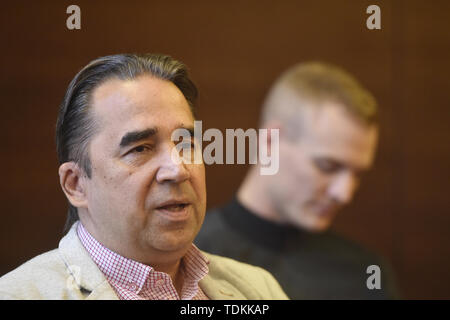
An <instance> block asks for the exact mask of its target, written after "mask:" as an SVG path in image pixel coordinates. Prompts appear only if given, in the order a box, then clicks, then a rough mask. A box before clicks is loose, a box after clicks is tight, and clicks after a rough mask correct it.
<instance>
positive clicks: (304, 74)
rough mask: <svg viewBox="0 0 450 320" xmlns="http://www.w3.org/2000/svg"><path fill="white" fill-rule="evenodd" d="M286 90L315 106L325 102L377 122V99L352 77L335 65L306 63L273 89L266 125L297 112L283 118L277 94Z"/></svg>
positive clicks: (285, 74)
mask: <svg viewBox="0 0 450 320" xmlns="http://www.w3.org/2000/svg"><path fill="white" fill-rule="evenodd" d="M282 88H288V89H290V91H292V92H294V93H295V94H296V96H298V97H299V98H300V99H301V100H305V101H307V102H313V104H314V105H319V104H320V102H324V101H332V102H335V103H338V104H339V105H341V106H343V107H344V108H345V109H346V110H347V111H349V112H350V113H351V114H352V115H354V116H356V118H358V119H360V120H362V121H363V122H364V123H366V124H374V123H376V122H377V114H378V110H377V109H378V106H377V102H376V100H375V97H374V96H373V95H372V94H371V93H370V92H369V91H368V90H367V89H366V88H364V87H363V86H362V85H361V84H360V83H359V81H358V80H356V79H355V78H354V77H353V76H352V75H351V74H349V73H348V72H347V71H345V70H343V69H342V68H339V67H337V66H334V65H331V64H326V63H323V62H306V63H299V64H296V65H294V66H292V67H291V68H289V69H288V70H286V71H285V72H283V73H282V74H281V76H280V77H279V78H278V79H277V80H276V81H275V83H274V84H273V85H272V88H271V89H270V91H269V93H268V95H267V98H266V100H265V102H264V105H263V112H262V118H261V121H262V123H266V122H267V121H269V120H272V119H273V118H280V117H281V118H284V117H286V116H287V117H290V116H291V115H292V114H293V113H294V112H295V111H294V110H289V112H288V114H287V115H283V116H281V113H284V111H283V106H280V105H279V104H277V93H278V92H279V91H280V89H282ZM295 113H296V112H295ZM279 120H282V119H279ZM288 120H289V119H288ZM290 120H292V119H290Z"/></svg>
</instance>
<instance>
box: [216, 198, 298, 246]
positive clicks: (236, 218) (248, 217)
mask: <svg viewBox="0 0 450 320" xmlns="http://www.w3.org/2000/svg"><path fill="white" fill-rule="evenodd" d="M221 212H222V213H223V217H224V220H225V221H226V222H227V223H228V224H229V225H230V226H231V227H232V228H233V230H235V231H237V232H239V233H241V234H242V235H243V236H245V237H246V238H249V239H251V240H252V241H253V242H256V243H258V244H260V245H262V246H265V247H270V248H271V249H274V250H279V249H283V248H286V247H287V246H288V245H289V240H290V239H292V238H293V237H298V236H299V235H300V234H302V232H301V231H299V230H298V229H296V228H294V227H291V226H288V225H282V224H278V223H274V222H271V221H268V220H266V219H263V218H261V217H259V216H258V215H256V214H254V213H253V212H251V211H250V210H248V209H247V208H245V207H244V206H243V205H242V204H241V203H240V202H239V201H238V199H237V198H236V196H234V197H233V200H232V201H231V202H230V203H229V204H228V205H226V206H225V207H224V208H223V209H222V210H221Z"/></svg>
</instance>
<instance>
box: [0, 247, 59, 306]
mask: <svg viewBox="0 0 450 320" xmlns="http://www.w3.org/2000/svg"><path fill="white" fill-rule="evenodd" d="M67 276H68V274H67V273H66V269H65V267H64V262H63V261H62V259H61V258H60V257H59V254H58V250H57V249H54V250H51V251H47V252H45V253H42V254H40V255H38V256H36V257H34V258H32V259H30V260H28V261H27V262H25V263H23V264H22V265H20V266H19V267H17V268H16V269H14V270H12V271H10V272H9V273H7V274H5V275H4V276H2V277H1V278H0V299H14V298H20V299H27V297H30V298H31V297H33V296H35V293H37V292H42V291H45V288H46V287H48V286H49V284H51V283H55V282H56V281H58V280H60V279H63V278H66V277H67Z"/></svg>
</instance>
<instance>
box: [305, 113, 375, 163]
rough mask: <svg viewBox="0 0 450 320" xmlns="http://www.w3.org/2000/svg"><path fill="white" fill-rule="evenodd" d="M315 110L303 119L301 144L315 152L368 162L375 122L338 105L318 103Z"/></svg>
mask: <svg viewBox="0 0 450 320" xmlns="http://www.w3.org/2000/svg"><path fill="white" fill-rule="evenodd" d="M316 110H317V111H316V112H315V113H312V114H311V116H310V117H309V121H306V125H307V128H306V130H304V131H303V134H302V135H303V137H302V138H301V140H302V141H303V143H302V144H303V145H306V146H308V148H309V150H310V151H311V152H313V153H314V154H315V155H318V156H322V157H327V158H330V159H333V160H336V161H340V162H343V163H349V164H354V165H355V166H362V167H365V166H370V165H371V163H372V161H373V157H374V154H375V149H376V145H377V140H378V128H377V126H376V125H367V124H365V123H363V122H360V121H359V120H357V119H355V118H354V117H353V116H352V115H350V114H349V113H348V112H347V111H345V110H344V109H343V108H341V107H338V106H333V105H328V106H321V107H320V108H317V109H316Z"/></svg>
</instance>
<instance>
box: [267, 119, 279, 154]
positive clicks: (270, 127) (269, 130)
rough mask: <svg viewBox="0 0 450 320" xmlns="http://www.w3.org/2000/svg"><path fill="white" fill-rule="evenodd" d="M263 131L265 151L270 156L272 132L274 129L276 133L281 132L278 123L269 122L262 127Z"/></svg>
mask: <svg viewBox="0 0 450 320" xmlns="http://www.w3.org/2000/svg"><path fill="white" fill-rule="evenodd" d="M263 129H266V130H267V141H266V143H267V150H268V152H269V155H270V151H271V150H272V148H271V147H272V130H274V129H276V130H278V132H280V131H281V130H282V126H281V122H280V121H270V122H268V123H267V124H266V125H264V126H263Z"/></svg>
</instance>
